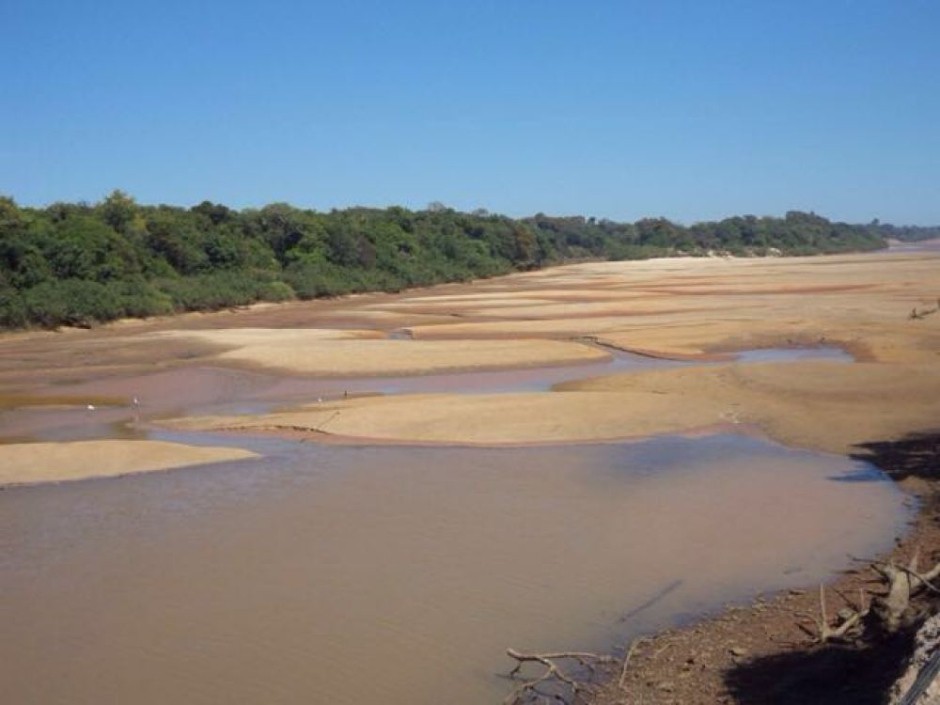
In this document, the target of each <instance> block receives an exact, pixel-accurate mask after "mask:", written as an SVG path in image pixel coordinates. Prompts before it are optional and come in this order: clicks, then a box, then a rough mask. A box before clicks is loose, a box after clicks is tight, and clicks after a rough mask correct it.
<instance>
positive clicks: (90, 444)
mask: <svg viewBox="0 0 940 705" xmlns="http://www.w3.org/2000/svg"><path fill="white" fill-rule="evenodd" d="M256 457H258V455H257V453H252V452H251V451H248V450H243V449H241V448H223V447H205V446H190V445H185V444H182V443H169V442H166V441H136V440H134V441H121V440H99V441H73V442H65V443H10V444H2V445H0V487H2V486H5V485H31V484H36V483H41V482H64V481H67V480H80V479H85V478H91V477H115V476H118V475H129V474H134V473H139V472H148V471H153V470H169V469H172V468H181V467H186V466H190V465H205V464H209V463H219V462H223V461H229V460H244V459H247V458H256Z"/></svg>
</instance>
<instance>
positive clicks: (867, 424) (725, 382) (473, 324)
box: [0, 253, 940, 704]
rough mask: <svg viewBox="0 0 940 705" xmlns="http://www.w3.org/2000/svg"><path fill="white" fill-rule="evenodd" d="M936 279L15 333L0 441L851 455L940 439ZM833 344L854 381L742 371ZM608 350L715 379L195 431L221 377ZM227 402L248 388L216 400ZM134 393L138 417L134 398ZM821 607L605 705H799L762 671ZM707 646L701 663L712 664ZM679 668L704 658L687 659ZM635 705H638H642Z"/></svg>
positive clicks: (429, 303)
mask: <svg viewBox="0 0 940 705" xmlns="http://www.w3.org/2000/svg"><path fill="white" fill-rule="evenodd" d="M938 271H940V253H916V254H903V253H902V254H896V253H880V254H868V255H857V256H837V257H819V258H804V259H801V258H795V259H764V260H756V259H755V260H750V259H749V260H717V259H712V260H692V259H688V260H657V261H649V262H625V263H603V264H597V263H594V264H582V265H575V266H571V267H562V268H557V269H552V270H546V271H541V272H533V273H525V274H519V275H515V276H511V277H506V278H502V279H498V280H492V281H486V282H477V283H474V284H471V285H453V286H446V287H438V288H435V289H433V290H423V291H411V292H406V293H404V294H400V295H395V296H389V295H367V296H359V297H353V298H350V299H344V300H339V301H330V302H311V303H290V304H285V305H284V306H278V307H256V308H253V309H248V310H243V311H227V312H221V313H218V314H193V315H188V316H182V317H178V318H173V319H163V320H153V321H142V322H141V321H126V322H122V323H120V324H115V325H111V326H106V327H103V328H101V329H97V330H90V331H63V332H61V333H26V334H7V335H3V336H0V421H3V420H6V421H7V422H8V426H7V427H14V426H16V427H17V428H24V429H33V428H37V427H38V426H39V425H41V424H33V425H30V424H29V423H26V422H25V421H24V418H26V417H30V414H33V415H38V416H36V417H37V418H39V419H40V421H41V422H43V423H44V422H45V421H46V420H49V421H50V422H53V421H55V422H58V421H59V420H60V419H59V417H57V416H55V413H59V412H55V413H53V412H49V413H48V415H47V416H42V414H44V413H46V412H44V411H42V409H43V408H44V404H45V405H46V406H48V407H49V408H52V407H55V406H56V405H61V404H62V401H63V399H68V404H67V405H68V406H69V407H70V408H79V409H80V408H82V405H83V404H84V403H88V404H92V405H97V404H104V403H105V402H107V405H108V407H107V408H106V409H98V410H97V411H96V412H95V413H96V414H97V419H106V420H107V423H110V424H112V425H116V426H118V427H120V426H121V424H125V425H126V424H127V423H128V421H129V420H130V419H131V417H132V415H133V414H135V413H140V414H141V416H142V419H141V425H142V426H143V427H147V426H148V425H151V424H155V423H160V424H169V425H172V426H174V427H175V428H178V429H183V430H199V429H209V430H231V431H237V432H243V433H272V432H273V433H286V434H290V435H291V436H292V437H301V438H309V439H314V440H323V439H333V440H339V441H342V442H351V443H358V442H362V441H364V440H376V439H377V440H380V441H382V442H388V443H413V442H419V443H441V444H481V445H490V444H545V443H569V442H579V441H580V442H584V441H594V440H610V439H620V438H630V437H642V436H648V435H655V434H660V433H685V432H697V431H708V430H710V429H715V428H723V429H729V428H733V429H738V430H742V431H744V430H746V431H747V432H750V433H762V434H766V435H767V436H769V437H771V438H773V439H775V440H778V441H780V442H782V443H784V444H787V445H792V446H796V447H802V448H809V449H814V450H823V451H828V452H835V453H840V454H854V453H858V452H859V449H860V448H864V447H865V444H869V443H871V442H874V441H878V442H882V441H883V442H886V443H887V444H889V446H890V444H891V443H893V442H897V441H899V440H901V439H903V438H904V437H905V436H906V435H907V434H908V433H910V432H913V431H918V430H929V429H931V428H934V427H936V425H937V420H938V419H940V354H938V353H940V314H926V315H922V314H923V313H924V312H926V311H929V310H932V309H933V308H935V307H936V300H937V296H938V293H940V292H938V290H937V273H938ZM912 313H914V314H916V315H913V316H912V315H911V314H912ZM595 343H601V344H602V345H601V346H598V345H596V344H595ZM820 344H823V345H834V346H838V347H841V348H843V349H845V350H847V351H849V352H851V353H852V354H853V355H854V356H855V358H856V359H857V360H858V361H859V362H857V363H853V364H846V363H837V362H820V361H802V362H786V363H783V362H767V363H760V364H752V363H738V362H735V361H733V359H731V358H729V353H732V352H734V351H738V350H745V349H750V348H767V347H796V346H813V345H820ZM603 346H609V347H613V348H619V349H623V350H632V351H639V352H642V353H644V354H648V355H652V356H662V357H671V358H676V359H684V360H690V361H693V362H694V361H699V362H702V363H705V362H706V361H707V362H708V363H709V364H696V365H691V366H688V367H682V368H676V369H663V370H655V371H643V372H635V373H630V374H615V375H604V376H595V377H593V378H591V379H585V380H581V381H577V382H567V383H564V384H562V385H559V386H558V387H556V388H555V390H553V391H551V392H543V393H513V394H477V395H466V394H421V395H417V394H416V395H400V396H356V395H350V396H349V398H345V395H342V394H339V395H338V398H324V400H323V401H317V400H316V398H315V397H314V398H307V399H298V398H296V396H295V397H292V401H291V403H290V404H289V405H287V406H288V407H289V408H281V409H274V410H270V409H265V410H264V412H263V413H260V412H258V411H257V410H253V413H241V414H236V413H233V412H224V413H213V414H202V415H199V416H191V415H190V414H192V413H193V412H192V410H193V409H194V408H200V405H207V404H209V402H214V401H217V400H219V399H222V400H230V399H237V398H238V394H239V393H240V392H239V388H238V385H241V384H243V383H245V380H244V379H243V378H242V377H238V378H237V379H236V378H234V377H233V378H230V377H227V376H226V374H225V370H244V371H248V372H250V374H255V375H259V374H260V373H261V372H265V371H267V372H268V373H269V374H272V375H278V376H280V377H281V378H284V376H285V375H287V376H288V377H290V379H293V380H294V381H295V382H296V384H297V385H298V386H299V387H300V386H303V385H305V384H309V383H310V381H311V380H313V379H319V378H320V377H323V376H330V377H336V378H342V377H343V376H359V375H373V376H377V377H381V376H391V375H395V374H402V373H425V374H426V373H430V372H441V371H448V372H453V371H468V372H472V371H474V370H483V369H486V370H491V369H499V368H513V367H515V368H520V369H521V368H532V367H538V366H546V365H559V364H565V363H571V362H583V363H592V362H598V361H600V360H602V359H604V358H605V357H607V356H608V355H609V353H608V352H605V348H604V347H603ZM197 371H201V372H199V374H198V375H197V374H196V373H197ZM187 372H191V373H192V374H190V375H189V376H188V377H187V376H186V374H185V373H187ZM210 372H211V374H210ZM248 372H246V373H245V374H248ZM177 373H181V376H179V377H173V375H175V374H177ZM200 375H201V376H200ZM291 376H292V377H291ZM169 379H180V380H187V379H189V380H197V379H198V380H203V381H202V382H200V384H204V386H205V388H203V387H201V386H200V385H193V386H192V387H191V388H182V387H180V388H173V389H166V388H164V387H165V385H163V384H162V382H163V380H169ZM229 384H231V385H234V386H235V387H236V389H234V390H229V392H226V394H227V396H226V394H222V395H218V394H216V392H218V388H220V387H225V386H226V385H229ZM286 384H287V385H288V386H289V385H290V384H291V382H289V381H288V382H287V383H286ZM148 385H149V386H148ZM138 390H144V391H142V392H139V391H138ZM138 393H140V394H141V404H140V408H139V409H135V408H134V406H133V405H132V403H131V399H132V397H133V396H136V395H137V394H138ZM63 413H67V412H63ZM30 418H32V417H30ZM27 420H29V419H27ZM14 422H15V423H14ZM86 422H87V424H89V425H90V424H92V423H100V421H99V420H96V418H93V416H92V415H85V416H82V417H80V418H78V419H77V421H76V423H78V424H82V423H86ZM17 424H19V425H18V426H17ZM90 427H91V426H89V428H90ZM0 428H2V424H0ZM95 428H97V427H95ZM101 428H105V426H101ZM23 433H26V432H23ZM26 435H28V434H26ZM4 440H5V441H6V443H7V444H6V445H0V465H3V466H4V467H7V468H10V470H9V471H8V475H4V478H3V479H2V482H5V483H17V482H29V481H34V480H31V479H30V478H31V477H35V475H34V474H32V475H31V473H34V472H35V468H36V466H37V465H38V463H37V462H35V460H36V459H38V458H42V457H45V456H42V453H43V452H46V451H44V450H43V445H44V444H36V443H32V444H29V452H31V453H33V455H31V456H29V458H31V459H32V460H29V459H27V460H25V461H22V462H19V463H18V464H17V463H11V462H5V460H9V459H10V458H13V457H14V456H13V454H16V453H22V452H23V451H21V450H17V448H20V447H21V446H20V445H19V444H17V445H13V444H11V443H10V441H11V440H17V441H23V440H36V439H35V438H12V437H6V438H5V439H4ZM125 443H132V444H140V443H142V442H141V441H126V442H125ZM79 447H80V446H79V445H75V444H65V445H56V446H54V448H53V447H52V446H50V449H49V450H48V452H49V453H53V452H54V453H55V454H56V455H55V458H56V461H55V463H54V465H55V466H56V467H58V468H59V469H60V472H62V473H65V474H66V476H67V477H69V478H80V477H84V476H92V475H94V474H100V473H101V468H102V464H100V463H97V462H95V461H94V460H88V461H84V462H79V456H80V454H79V453H77V452H75V453H73V452H72V450H74V449H77V448H79ZM115 447H116V446H115ZM125 447H126V448H130V447H133V451H134V452H133V453H132V456H133V457H132V458H131V457H130V456H126V457H125V456H122V457H124V458H125V459H124V460H120V461H119V462H117V464H116V465H115V467H116V468H124V471H128V469H134V468H136V469H138V470H140V471H144V470H148V469H155V468H156V466H154V467H151V465H150V463H151V461H153V460H155V459H156V458H158V456H159V457H162V456H161V453H163V451H160V452H158V451H157V449H155V448H151V447H149V446H145V445H133V446H125ZM876 450H877V449H876ZM122 452H123V451H122ZM187 452H189V451H187ZM37 453H38V454H39V455H36V454H37ZM50 457H52V456H50ZM931 457H934V458H935V455H934V456H931ZM191 462H196V461H193V460H191V459H189V460H186V461H185V462H176V463H175V464H176V465H180V464H191ZM45 464H46V465H49V466H50V467H51V466H52V465H53V463H45ZM163 467H167V466H163ZM934 467H935V466H934ZM45 479H49V480H54V479H61V477H51V476H50V477H48V478H45ZM794 521H799V517H794ZM935 524H936V522H935V521H934V519H933V516H932V515H930V514H924V515H923V516H922V518H921V523H920V524H919V525H918V528H917V530H916V531H915V533H914V534H912V538H911V539H910V540H909V541H908V542H907V544H905V546H907V548H904V549H903V550H906V551H909V550H911V549H910V545H911V541H914V542H916V543H919V544H922V545H924V546H925V547H927V548H930V549H932V548H935V547H936V548H940V540H937V539H936V537H935V536H934V534H931V533H930V530H932V529H935V528H936V527H935ZM932 537H933V538H932ZM850 584H854V583H845V586H849V585H850ZM814 605H815V596H813V595H811V594H809V593H806V594H799V595H797V594H787V595H783V596H780V597H778V598H776V599H775V601H773V602H768V603H759V604H755V605H754V606H752V607H751V608H749V609H748V610H739V611H736V612H733V613H729V615H723V616H721V617H719V618H716V619H714V620H711V621H708V622H706V623H703V624H700V625H697V626H693V627H690V628H689V629H687V630H685V631H681V632H669V633H667V634H664V635H661V636H660V637H657V641H656V642H654V643H655V644H657V645H656V646H655V647H654V648H653V649H651V650H645V649H644V650H642V651H638V652H637V654H636V662H635V664H634V668H635V670H633V671H631V673H632V674H637V675H636V676H635V680H636V681H637V683H636V684H635V685H636V687H635V688H634V689H633V690H631V691H629V692H628V693H623V692H620V691H616V692H612V693H611V694H610V698H611V699H610V701H609V702H624V703H633V702H656V703H659V702H664V703H665V702H677V703H679V702H681V703H696V702H701V703H707V702H718V701H721V699H725V700H726V701H728V702H738V703H743V704H747V703H757V702H781V703H784V702H794V701H792V700H791V701H787V700H785V699H782V700H777V701H773V700H760V699H759V697H758V696H755V695H754V693H759V692H763V690H766V684H767V683H770V681H771V680H772V677H771V676H772V675H773V674H774V673H777V672H776V671H773V670H772V669H769V670H767V671H766V673H767V674H770V675H768V676H767V677H766V679H765V680H761V676H760V673H763V671H760V670H759V668H760V667H762V664H764V665H766V664H771V665H772V664H774V663H777V661H775V660H774V659H777V658H778V657H779V658H780V659H782V660H780V661H779V662H780V663H789V662H788V661H787V660H786V658H785V657H786V655H787V654H790V655H793V654H798V653H802V651H788V649H790V648H791V647H790V646H788V645H787V643H788V642H789V641H793V640H795V639H796V637H797V636H798V634H797V632H796V631H794V630H795V629H796V627H793V626H792V624H791V623H790V621H792V620H790V617H791V615H792V613H794V612H796V611H801V610H810V609H811V608H814ZM767 619H769V620H770V621H765V620H767ZM788 620H790V621H788ZM785 623H786V624H787V625H789V626H786V625H785ZM762 635H763V636H762ZM779 635H782V636H779ZM802 639H803V640H802V641H800V642H797V643H799V644H800V645H801V646H800V648H802V645H803V644H805V637H802ZM744 642H746V643H744ZM702 643H707V644H708V645H709V646H708V649H707V650H708V654H705V655H703V656H702V659H703V660H702V661H701V662H700V661H699V656H700V654H699V651H701V653H702V654H704V652H705V650H706V649H700V648H699V644H702ZM683 644H684V645H685V646H683ZM507 646H508V645H507ZM530 646H535V647H537V646H538V645H530ZM732 648H734V649H735V651H732ZM683 649H686V650H687V651H688V650H690V649H691V650H693V651H695V650H696V649H698V651H695V652H694V653H693V652H692V651H689V653H688V654H687V655H686V651H683ZM689 659H692V660H691V661H690V660H689ZM647 662H648V663H649V665H648V666H647V665H644V664H646V663H647ZM706 663H707V664H708V665H707V668H706V667H705V666H704V664H706ZM801 663H802V662H801V661H799V659H797V660H796V661H794V664H796V666H800V664H801ZM749 666H754V668H753V669H752V670H751V671H746V670H744V671H742V670H740V668H739V667H741V668H744V667H749ZM644 669H646V670H644ZM749 674H750V675H749ZM755 674H757V675H755ZM631 677H633V676H631ZM735 679H737V680H735ZM682 683H688V684H693V683H694V684H701V685H695V686H694V687H693V686H692V685H688V687H686V686H684V685H682ZM762 683H763V684H764V685H761V684H762ZM709 684H710V685H709ZM683 688H685V690H683ZM696 688H697V689H698V695H695V696H694V697H693V691H695V690H696ZM762 689H763V690H762ZM805 692H809V691H805ZM748 693H750V695H748ZM635 696H636V697H640V699H639V700H636V699H634V700H631V699H630V698H634V697H635ZM695 697H697V698H699V699H698V700H696V699H694V698H695ZM781 697H783V696H781ZM748 698H750V699H748ZM799 702H812V700H810V699H804V700H801V701H799ZM820 702H835V701H834V700H832V699H830V700H821V701H820Z"/></svg>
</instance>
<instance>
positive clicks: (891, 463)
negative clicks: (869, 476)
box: [851, 430, 940, 480]
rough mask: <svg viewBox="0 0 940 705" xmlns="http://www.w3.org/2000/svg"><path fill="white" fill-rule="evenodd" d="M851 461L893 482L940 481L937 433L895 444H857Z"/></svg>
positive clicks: (939, 434) (917, 435) (915, 435)
mask: <svg viewBox="0 0 940 705" xmlns="http://www.w3.org/2000/svg"><path fill="white" fill-rule="evenodd" d="M856 447H857V448H859V449H860V451H859V452H857V453H853V454H852V455H851V457H852V459H854V460H864V461H865V462H868V463H872V464H873V465H876V466H878V467H879V468H881V469H882V470H884V472H885V473H887V474H888V475H889V476H890V477H891V478H892V479H894V480H904V479H906V478H908V477H919V478H921V479H924V480H940V430H937V431H926V432H922V433H911V434H909V435H907V436H905V437H904V438H902V439H901V440H898V441H875V442H872V443H861V444H859V445H858V446H856Z"/></svg>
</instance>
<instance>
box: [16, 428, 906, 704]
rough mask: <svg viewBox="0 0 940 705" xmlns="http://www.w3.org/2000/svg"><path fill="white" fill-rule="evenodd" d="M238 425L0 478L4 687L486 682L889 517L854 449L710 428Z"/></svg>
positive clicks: (766, 576) (392, 690) (237, 699)
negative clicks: (558, 440) (235, 454)
mask: <svg viewBox="0 0 940 705" xmlns="http://www.w3.org/2000/svg"><path fill="white" fill-rule="evenodd" d="M229 442H232V441H231V439H229ZM238 442H239V443H242V441H241V439H239V441H238ZM243 444H248V445H251V446H252V447H254V448H256V449H258V450H261V451H262V452H264V453H265V457H264V458H263V459H261V460H258V461H249V462H245V463H241V464H231V465H225V466H219V467H215V468H203V469H197V470H183V471H176V472H168V473H159V474H151V475H145V476H135V477H128V478H122V479H119V480H105V481H87V482H77V483H70V484H64V485H59V486H43V487H34V488H20V489H12V490H7V491H5V492H0V542H2V543H0V545H2V549H3V550H2V564H0V571H2V586H3V593H4V595H3V600H2V603H0V619H2V623H3V625H4V639H3V642H2V646H0V681H2V685H3V693H4V699H5V701H6V702H24V703H25V702H29V703H42V704H45V703H75V704H79V705H80V704H83V703H87V704H89V705H92V704H94V705H99V704H100V703H108V702H115V703H134V704H135V705H144V704H149V703H154V704H157V703H159V704H161V705H162V704H164V703H172V702H178V703H187V704H194V705H198V704H200V703H206V704H209V703H212V704H217V703H246V704H247V703H252V704H255V703H270V704H279V703H297V704H298V705H299V704H303V705H310V704H312V703H330V704H337V705H340V704H343V703H349V704H353V703H355V704H356V705H368V704H371V703H382V704H383V705H387V704H392V705H395V704H399V703H400V704H402V705H404V704H406V703H407V704H409V705H410V704H412V703H441V702H448V703H455V704H457V705H460V704H462V703H466V704H467V705H470V704H473V705H478V704H479V703H486V702H496V701H498V700H499V698H500V697H501V695H502V694H503V693H504V692H505V691H506V688H507V683H506V681H505V680H502V679H500V678H499V677H497V673H498V672H505V671H506V670H507V667H508V665H509V664H508V663H507V662H506V659H505V658H504V657H503V653H504V650H505V648H506V647H507V646H514V647H517V648H523V649H527V648H531V649H552V648H606V647H608V646H609V645H611V644H612V643H622V642H623V641H625V640H627V639H629V638H630V637H631V635H633V634H635V633H637V632H639V631H643V630H649V629H653V628H656V627H661V626H663V625H666V624H669V623H671V622H673V621H674V620H676V619H679V618H680V617H681V615H683V614H687V613H689V612H691V611H695V610H699V609H701V608H703V607H708V606H714V605H715V604H716V603H720V602H722V601H725V600H727V599H729V598H731V597H733V596H735V595H745V594H752V593H754V592H756V591H761V590H771V589H774V588H780V587H784V586H786V585H793V584H801V585H804V584H808V583H813V582H815V581H817V580H819V579H820V578H822V577H823V576H825V575H826V574H827V570H828V569H829V568H830V567H832V566H834V565H839V564H844V563H845V560H846V555H847V554H848V553H857V554H870V553H872V552H874V551H877V550H878V549H880V548H885V547H887V546H888V544H889V543H890V541H891V539H892V537H893V536H894V534H895V532H896V531H897V530H898V528H899V527H900V525H901V522H902V521H903V518H904V516H905V514H904V512H903V510H902V498H901V497H900V495H899V494H898V493H897V492H896V491H895V489H894V488H893V486H892V485H891V484H889V483H886V482H883V481H878V480H877V479H876V480H875V481H871V482H836V481H833V479H832V478H833V477H839V476H844V475H845V474H846V473H853V472H855V473H856V476H857V474H858V473H857V471H858V470H859V469H860V466H859V464H857V463H853V462H850V461H848V460H845V459H842V458H838V457H832V456H821V455H816V454H811V453H806V452H800V451H792V450H787V449H784V448H780V447H778V446H774V445H770V444H766V443H762V442H759V441H756V440H753V439H746V438H740V437H732V436H718V437H710V438H698V439H689V438H664V439H654V440H649V441H644V442H639V443H623V444H608V445H590V446H564V447H534V448H506V449H470V448H413V447H392V448H382V447H322V446H317V445H314V444H308V443H290V442H286V441H278V440H271V439H265V440H257V441H248V442H245V443H243ZM670 588H672V589H670ZM661 594H662V597H661V599H658V600H656V599H653V598H655V597H656V596H657V595H661ZM628 614H629V615H630V617H629V619H628V620H626V621H624V620H623V617H624V615H628Z"/></svg>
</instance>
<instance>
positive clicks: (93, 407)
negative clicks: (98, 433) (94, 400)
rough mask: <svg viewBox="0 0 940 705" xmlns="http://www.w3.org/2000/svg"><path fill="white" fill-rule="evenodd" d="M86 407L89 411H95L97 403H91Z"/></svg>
mask: <svg viewBox="0 0 940 705" xmlns="http://www.w3.org/2000/svg"><path fill="white" fill-rule="evenodd" d="M85 408H86V409H88V410H89V411H94V410H95V405H94V404H89V405H88V406H86V407H85Z"/></svg>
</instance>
